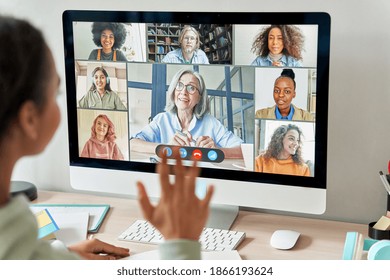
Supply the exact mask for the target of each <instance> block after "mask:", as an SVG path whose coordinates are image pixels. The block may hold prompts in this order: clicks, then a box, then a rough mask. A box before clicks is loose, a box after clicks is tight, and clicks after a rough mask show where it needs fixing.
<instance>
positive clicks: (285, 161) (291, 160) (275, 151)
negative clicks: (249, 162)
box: [255, 124, 310, 176]
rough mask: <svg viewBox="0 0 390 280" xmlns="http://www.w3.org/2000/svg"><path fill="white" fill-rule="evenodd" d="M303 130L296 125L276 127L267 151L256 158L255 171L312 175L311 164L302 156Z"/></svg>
mask: <svg viewBox="0 0 390 280" xmlns="http://www.w3.org/2000/svg"><path fill="white" fill-rule="evenodd" d="M302 137H303V133H302V130H301V129H300V128H299V127H298V126H296V125H294V124H288V125H281V126H279V127H278V128H277V129H275V131H274V133H273V134H272V137H271V141H270V143H269V145H268V148H267V150H266V151H264V152H262V153H260V155H259V156H258V157H257V158H256V159H255V171H257V172H264V173H277V174H287V175H298V176H310V169H309V166H308V165H307V164H306V163H305V162H304V160H303V158H302Z"/></svg>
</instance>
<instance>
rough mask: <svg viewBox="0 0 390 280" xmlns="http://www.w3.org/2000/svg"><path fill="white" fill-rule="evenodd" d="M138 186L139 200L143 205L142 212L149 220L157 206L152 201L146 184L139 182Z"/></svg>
mask: <svg viewBox="0 0 390 280" xmlns="http://www.w3.org/2000/svg"><path fill="white" fill-rule="evenodd" d="M137 188H138V202H139V204H140V206H141V210H142V213H143V215H144V217H145V219H147V220H148V221H149V220H150V219H151V218H152V217H153V212H154V209H155V207H154V206H153V205H152V204H151V203H150V200H149V197H148V195H147V194H146V190H145V187H144V185H143V184H142V183H141V182H137Z"/></svg>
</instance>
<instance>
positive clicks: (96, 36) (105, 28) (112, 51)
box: [88, 22, 127, 61]
mask: <svg viewBox="0 0 390 280" xmlns="http://www.w3.org/2000/svg"><path fill="white" fill-rule="evenodd" d="M91 32H92V35H93V36H92V40H93V42H94V43H95V45H96V46H98V47H99V49H94V50H93V51H92V52H91V54H90V55H89V58H88V60H110V61H127V59H126V56H125V55H124V54H123V52H122V51H120V48H121V47H122V45H123V44H124V42H125V40H126V29H125V26H124V25H123V24H122V23H115V22H94V23H93V24H92V30H91Z"/></svg>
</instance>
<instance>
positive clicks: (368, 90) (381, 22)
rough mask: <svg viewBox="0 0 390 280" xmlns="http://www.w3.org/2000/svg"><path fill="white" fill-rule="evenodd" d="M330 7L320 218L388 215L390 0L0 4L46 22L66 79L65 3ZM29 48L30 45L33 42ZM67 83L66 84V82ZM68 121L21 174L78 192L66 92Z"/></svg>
mask: <svg viewBox="0 0 390 280" xmlns="http://www.w3.org/2000/svg"><path fill="white" fill-rule="evenodd" d="M194 7H195V8H196V10H198V11H242V12H256V11H259V12H262V11H296V12H299V11H316V12H317V11H324V12H328V13H329V14H330V15H331V18H332V34H331V36H332V37H331V61H330V99H329V142H328V150H329V157H328V200H327V210H326V213H325V214H324V215H323V216H320V218H325V219H338V220H344V221H351V222H362V223H366V222H370V221H374V220H377V219H378V218H379V217H380V216H381V215H383V214H384V211H385V205H386V196H385V191H384V188H383V186H382V185H381V181H380V180H379V177H378V171H379V170H385V169H386V166H387V161H388V160H389V159H390V124H389V120H390V108H389V107H390V88H389V87H388V81H389V73H390V52H389V50H390V32H389V29H388V28H389V26H390V17H389V16H388V12H389V11H390V1H388V0H375V1H371V0H361V1H355V0H339V1H322V0H295V1H290V0H274V1H269V0H257V1H253V0H240V1H237V0H236V1H230V0H214V1H206V0H198V1H197V2H196V4H193V5H188V2H186V1H182V0H166V1H155V0H144V1H122V0H111V1H109V2H107V1H102V0H84V1H50V0H34V1H30V0H24V1H23V0H8V1H6V0H1V2H0V11H1V12H2V13H10V14H13V15H17V16H19V17H26V18H28V19H30V20H31V21H32V22H33V23H34V24H36V25H37V26H38V27H40V28H42V29H43V31H44V33H45V35H46V37H47V39H48V43H49V45H50V46H51V48H52V50H53V53H54V56H55V59H56V61H57V67H58V71H59V73H60V75H61V77H62V79H63V80H65V77H64V62H63V41H62V20H61V14H62V12H63V10H65V9H109V10H113V9H117V10H120V9H124V10H162V11H163V10H165V11H186V10H189V9H190V8H194ZM26 51H28V48H27V49H26ZM62 90H63V91H65V88H64V83H63V84H62ZM59 102H60V105H61V107H62V108H63V112H62V116H63V120H62V123H61V126H60V128H59V130H58V132H57V134H56V135H55V137H54V139H53V141H52V142H51V144H50V145H49V146H48V148H47V149H46V151H45V152H44V153H43V154H41V155H39V156H36V157H32V158H27V159H24V160H22V161H21V162H20V163H19V164H18V166H17V169H16V170H15V173H14V179H19V180H20V179H23V180H29V181H32V182H34V183H35V184H36V185H37V186H38V187H39V188H41V189H51V190H62V191H72V189H71V187H70V185H69V174H68V146H67V128H66V127H67V126H66V111H65V108H66V106H65V105H66V102H65V95H62V96H61V97H60V98H59Z"/></svg>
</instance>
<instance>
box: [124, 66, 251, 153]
mask: <svg viewBox="0 0 390 280" xmlns="http://www.w3.org/2000/svg"><path fill="white" fill-rule="evenodd" d="M168 99H169V101H168V104H167V105H166V107H165V112H162V113H159V114H157V115H156V116H155V117H154V118H153V120H152V121H151V122H150V123H149V124H148V125H147V126H146V127H144V128H143V129H142V130H141V131H140V132H138V133H137V134H135V135H134V136H133V137H132V138H131V141H130V148H131V150H132V151H137V152H147V153H154V152H155V149H156V147H157V146H158V145H159V144H167V145H177V146H195V147H201V148H219V149H221V150H222V151H223V153H224V154H225V158H242V152H241V143H242V142H243V141H242V140H241V138H240V137H238V136H236V135H234V134H233V133H232V132H231V131H229V130H227V128H226V127H225V126H224V125H223V124H222V123H221V122H220V121H219V120H218V119H216V118H215V117H214V116H212V115H211V114H210V113H209V100H208V95H207V90H206V86H205V83H204V80H203V78H202V76H201V75H200V74H199V73H198V72H194V71H192V70H187V69H181V70H180V71H178V72H177V73H176V74H175V76H174V77H173V79H172V81H171V84H170V85H169V88H168Z"/></svg>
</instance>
